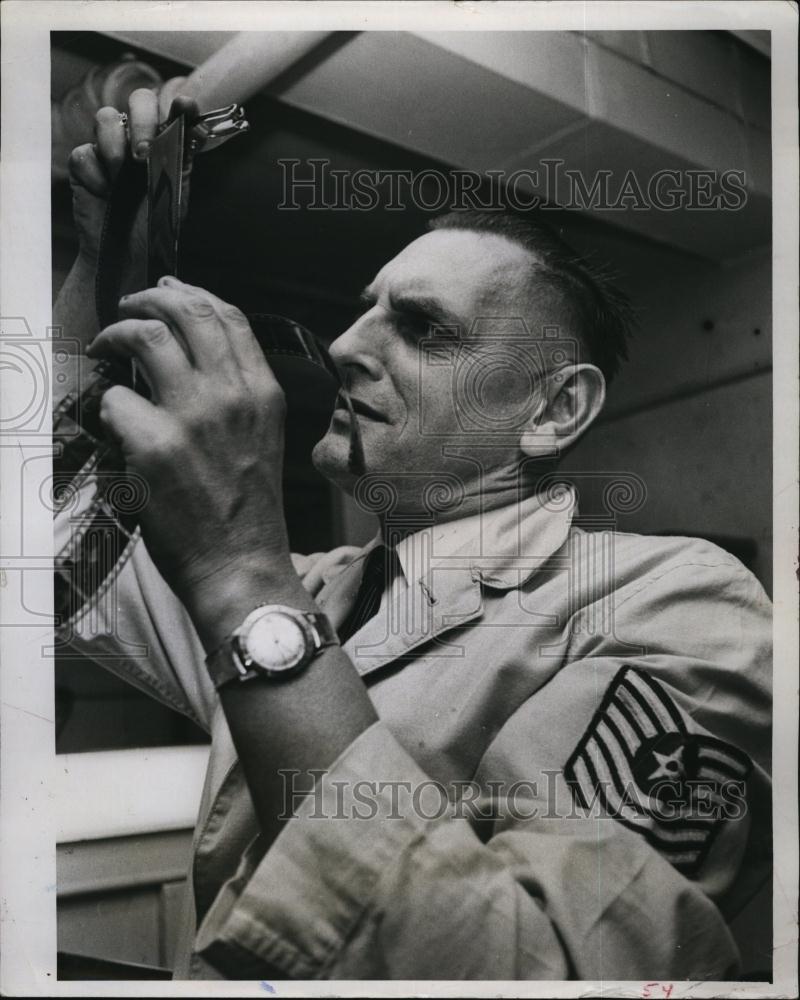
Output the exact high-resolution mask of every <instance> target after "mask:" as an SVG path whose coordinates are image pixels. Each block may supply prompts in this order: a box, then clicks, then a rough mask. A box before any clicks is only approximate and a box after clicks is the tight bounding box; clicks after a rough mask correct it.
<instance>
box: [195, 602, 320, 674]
mask: <svg viewBox="0 0 800 1000" xmlns="http://www.w3.org/2000/svg"><path fill="white" fill-rule="evenodd" d="M338 643H339V639H338V638H337V635H336V632H335V631H334V629H333V626H332V625H331V623H330V622H329V621H328V619H327V617H326V616H325V615H323V614H319V613H313V612H308V611H298V610H297V609H296V608H287V607H285V606H284V605H282V604H262V605H259V607H257V608H255V609H254V610H253V611H251V612H250V614H249V615H248V616H247V617H246V618H245V620H244V621H243V622H242V624H241V625H240V626H239V628H237V629H236V631H235V632H233V633H232V634H231V635H230V636H229V637H228V638H227V639H226V640H225V642H224V643H223V644H222V645H221V646H220V647H219V648H218V649H215V650H214V652H213V653H210V654H209V655H208V657H207V658H206V667H207V669H208V672H209V674H210V676H211V680H212V681H213V682H214V686H215V687H216V688H217V689H219V688H221V687H222V685H223V684H228V683H229V682H231V681H234V680H240V681H249V680H252V679H253V678H256V677H266V678H268V679H269V680H281V679H283V678H285V677H290V676H292V675H293V674H296V673H299V672H300V671H301V670H304V669H305V668H306V667H307V666H308V664H309V663H310V662H311V661H312V660H313V659H314V657H315V656H317V655H318V654H319V652H320V651H321V650H323V649H325V648H327V647H328V646H336V645H338Z"/></svg>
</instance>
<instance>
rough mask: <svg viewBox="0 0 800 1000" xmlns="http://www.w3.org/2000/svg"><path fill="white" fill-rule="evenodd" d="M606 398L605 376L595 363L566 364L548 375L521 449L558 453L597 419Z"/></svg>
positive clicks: (539, 454) (540, 455) (538, 454)
mask: <svg viewBox="0 0 800 1000" xmlns="http://www.w3.org/2000/svg"><path fill="white" fill-rule="evenodd" d="M605 400H606V380H605V378H604V376H603V373H602V372H601V371H600V369H599V368H597V367H596V366H595V365H589V364H580V365H565V366H564V367H563V368H560V369H559V370H558V371H557V372H555V373H553V374H550V375H548V377H547V380H546V384H545V387H544V394H543V397H542V402H541V405H540V406H539V407H537V411H536V413H535V414H533V416H532V417H531V420H530V421H529V423H528V426H527V427H526V428H525V430H524V431H523V433H522V437H521V438H520V442H519V446H520V449H521V450H522V451H523V452H524V453H525V454H526V455H530V456H531V457H533V458H544V457H546V456H549V455H558V454H560V453H561V452H563V451H565V450H566V449H567V448H568V447H569V446H570V445H571V444H573V443H574V442H575V441H577V440H578V438H579V437H580V436H581V434H583V433H584V431H586V430H587V429H588V428H589V425H590V424H592V423H593V422H594V419H595V417H596V416H597V415H598V413H599V412H600V411H601V410H602V408H603V404H604V403H605Z"/></svg>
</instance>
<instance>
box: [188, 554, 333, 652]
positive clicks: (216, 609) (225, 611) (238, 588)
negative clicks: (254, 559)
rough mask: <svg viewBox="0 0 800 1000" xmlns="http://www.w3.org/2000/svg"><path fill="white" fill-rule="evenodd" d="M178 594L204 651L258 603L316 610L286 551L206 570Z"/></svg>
mask: <svg viewBox="0 0 800 1000" xmlns="http://www.w3.org/2000/svg"><path fill="white" fill-rule="evenodd" d="M179 596H180V597H181V600H182V602H183V604H184V606H185V607H186V610H187V611H188V612H189V615H190V617H191V619H192V622H193V624H194V627H195V629H196V631H197V634H198V635H199V637H200V640H201V642H202V643H203V646H204V647H205V650H206V652H207V653H211V652H213V651H214V650H215V649H217V648H218V647H219V646H221V645H222V643H223V642H224V641H225V640H226V639H227V638H228V636H229V635H230V634H231V633H232V632H233V631H234V629H236V628H237V627H238V626H239V625H241V623H242V622H243V621H244V619H245V617H246V616H247V615H248V614H249V613H250V612H251V611H252V610H253V609H254V608H255V607H257V606H258V605H260V604H286V605H289V606H290V607H295V608H298V609H299V610H301V611H314V610H316V605H315V603H314V601H313V599H312V598H311V596H310V595H309V593H308V592H307V591H306V590H305V589H304V587H303V584H302V582H301V580H300V577H299V576H298V575H297V573H296V572H295V569H294V565H293V564H292V561H291V558H290V557H289V554H288V552H287V553H286V554H285V555H284V554H281V555H280V556H274V557H271V558H269V559H264V560H263V561H260V562H259V563H257V564H255V565H254V564H238V565H236V566H232V567H228V568H226V569H224V570H220V571H218V572H216V573H213V574H210V575H209V576H207V577H205V578H204V579H203V580H202V581H198V582H197V583H195V584H194V585H192V586H191V587H190V588H187V591H186V593H184V594H181V595H179Z"/></svg>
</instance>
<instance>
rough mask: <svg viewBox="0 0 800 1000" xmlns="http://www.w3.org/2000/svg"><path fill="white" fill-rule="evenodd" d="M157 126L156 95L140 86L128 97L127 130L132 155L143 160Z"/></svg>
mask: <svg viewBox="0 0 800 1000" xmlns="http://www.w3.org/2000/svg"><path fill="white" fill-rule="evenodd" d="M157 128H158V97H157V96H156V95H155V93H154V92H153V91H152V90H147V89H145V88H144V87H140V88H139V89H138V90H134V91H133V93H132V94H131V95H130V97H129V98H128V131H129V134H130V143H131V150H132V151H133V155H134V156H135V157H136V158H137V159H139V160H143V159H145V158H146V157H147V152H148V149H149V148H150V143H151V142H152V141H153V139H154V138H155V134H156V129H157Z"/></svg>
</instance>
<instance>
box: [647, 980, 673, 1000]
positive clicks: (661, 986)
mask: <svg viewBox="0 0 800 1000" xmlns="http://www.w3.org/2000/svg"><path fill="white" fill-rule="evenodd" d="M673 989H674V984H673V983H645V984H644V986H643V987H642V997H643V1000H660V998H661V997H665V998H669V997H671V996H672V990H673Z"/></svg>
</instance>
